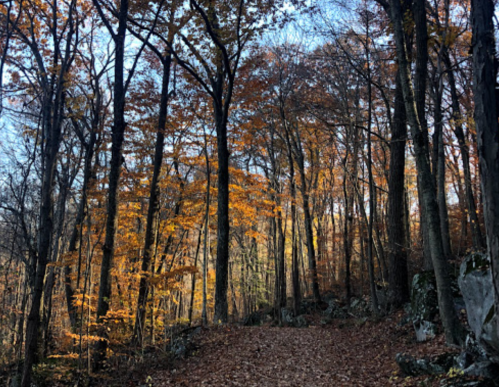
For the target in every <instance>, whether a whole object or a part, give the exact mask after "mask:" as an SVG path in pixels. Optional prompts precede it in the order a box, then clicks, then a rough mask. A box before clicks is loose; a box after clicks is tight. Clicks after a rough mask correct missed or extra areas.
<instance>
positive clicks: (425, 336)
mask: <svg viewBox="0 0 499 387" xmlns="http://www.w3.org/2000/svg"><path fill="white" fill-rule="evenodd" d="M437 314H438V294H437V285H436V281H435V275H434V273H433V271H424V272H421V273H419V274H416V275H415V276H414V278H413V280H412V287H411V316H412V323H413V325H414V330H415V331H416V339H417V340H418V341H426V340H429V339H432V338H434V337H435V335H436V333H437V326H436V324H435V323H434V320H435V318H436V316H437Z"/></svg>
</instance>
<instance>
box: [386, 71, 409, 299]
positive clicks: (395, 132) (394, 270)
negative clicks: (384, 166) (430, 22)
mask: <svg viewBox="0 0 499 387" xmlns="http://www.w3.org/2000/svg"><path fill="white" fill-rule="evenodd" d="M396 77H397V80H396V86H395V111H394V114H393V124H392V128H391V129H392V139H391V142H390V176H389V180H388V254H389V261H390V281H389V284H390V303H391V305H392V306H393V307H394V308H399V307H401V306H402V305H403V304H405V303H406V302H408V301H409V299H410V292H409V273H408V269H407V249H406V235H405V208H404V202H405V188H404V186H405V176H404V175H405V144H406V141H407V119H406V114H405V106H404V96H403V94H402V86H401V84H400V73H399V71H397V75H396Z"/></svg>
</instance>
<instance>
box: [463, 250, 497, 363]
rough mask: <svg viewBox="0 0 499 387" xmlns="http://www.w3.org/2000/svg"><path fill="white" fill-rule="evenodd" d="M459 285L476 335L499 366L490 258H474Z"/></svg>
mask: <svg viewBox="0 0 499 387" xmlns="http://www.w3.org/2000/svg"><path fill="white" fill-rule="evenodd" d="M458 283H459V288H460V289H461V292H462V294H463V298H464V302H465V304H466V312H467V316H468V323H469V325H470V328H471V330H472V332H473V333H474V334H475V337H476V339H477V341H478V343H479V344H480V346H482V347H483V349H484V350H485V352H486V353H487V355H488V357H489V358H490V360H492V361H493V362H494V363H499V332H498V330H497V322H496V320H497V314H496V313H495V310H494V309H495V308H494V290H493V285H492V274H491V270H490V259H489V257H488V256H487V255H485V254H482V253H472V254H470V255H469V256H468V257H467V258H466V259H465V260H464V262H463V263H462V264H461V268H460V272H459V278H458Z"/></svg>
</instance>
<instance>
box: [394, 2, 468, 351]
mask: <svg viewBox="0 0 499 387" xmlns="http://www.w3.org/2000/svg"><path fill="white" fill-rule="evenodd" d="M416 3H418V4H417V7H416V8H417V9H419V10H420V12H419V13H420V14H419V15H417V16H416V34H417V36H418V34H419V36H421V35H423V36H424V35H425V34H424V31H425V30H426V28H427V27H426V11H425V6H424V0H416ZM390 5H391V13H392V22H393V25H394V37H395V43H396V48H397V60H398V63H399V70H400V81H401V85H402V92H403V95H404V103H405V109H406V114H407V118H408V122H409V126H410V128H411V134H412V138H413V143H414V152H415V158H416V166H417V170H418V174H419V177H420V183H421V184H420V185H421V190H422V199H423V204H424V207H425V208H426V210H427V212H426V215H427V216H426V222H427V225H428V233H429V242H430V243H429V245H430V249H431V256H432V262H433V267H434V270H435V277H436V281H437V291H438V304H439V311H440V316H441V318H442V323H443V326H444V330H445V335H446V340H447V342H448V343H450V344H459V343H460V342H461V341H462V330H461V326H460V323H459V320H458V318H457V315H456V312H455V309H454V301H453V298H452V289H451V284H450V277H449V267H448V263H447V260H446V259H445V256H444V253H443V248H442V236H441V234H440V219H439V213H438V205H437V201H436V192H435V186H434V184H433V178H432V174H431V169H430V162H429V160H428V151H427V145H426V143H427V141H426V140H425V137H427V136H425V132H424V129H423V126H422V125H421V123H420V120H419V117H418V109H417V106H416V103H415V98H414V90H413V88H412V80H411V74H410V67H409V62H408V59H407V51H406V47H405V42H404V40H405V39H404V30H403V27H402V22H403V20H404V19H403V15H402V9H401V4H400V0H391V1H390ZM421 10H422V11H421ZM421 13H422V15H421ZM421 19H422V20H421ZM418 47H419V50H418V56H419V55H422V56H424V55H427V52H426V50H427V46H426V43H425V46H424V48H423V46H422V42H421V41H419V42H418ZM425 52H426V54H425ZM417 83H418V82H417ZM423 112H424V110H423ZM419 114H423V113H422V112H419Z"/></svg>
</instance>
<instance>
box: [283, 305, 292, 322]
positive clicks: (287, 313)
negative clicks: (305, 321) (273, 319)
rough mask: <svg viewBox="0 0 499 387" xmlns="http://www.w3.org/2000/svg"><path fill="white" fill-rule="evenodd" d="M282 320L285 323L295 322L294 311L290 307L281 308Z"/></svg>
mask: <svg viewBox="0 0 499 387" xmlns="http://www.w3.org/2000/svg"><path fill="white" fill-rule="evenodd" d="M281 322H282V323H283V324H291V323H292V322H293V312H292V311H291V310H289V309H288V308H282V309H281Z"/></svg>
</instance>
